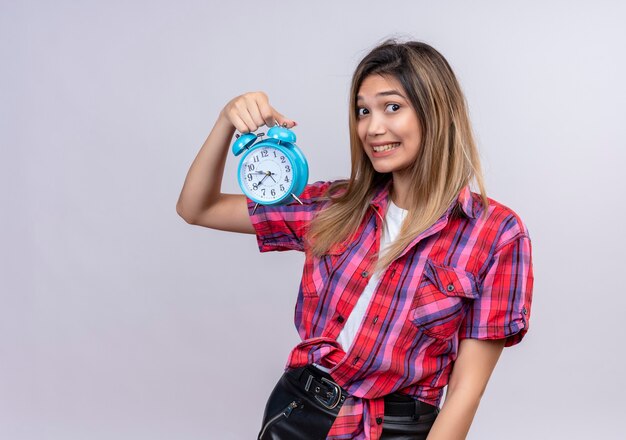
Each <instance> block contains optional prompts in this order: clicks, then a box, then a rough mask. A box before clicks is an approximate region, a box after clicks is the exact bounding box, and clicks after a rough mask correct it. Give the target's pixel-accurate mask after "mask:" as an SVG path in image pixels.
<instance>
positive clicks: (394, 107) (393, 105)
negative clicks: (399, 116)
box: [386, 104, 400, 112]
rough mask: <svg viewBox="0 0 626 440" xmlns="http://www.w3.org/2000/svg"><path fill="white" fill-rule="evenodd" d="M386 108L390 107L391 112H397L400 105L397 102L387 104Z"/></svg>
mask: <svg viewBox="0 0 626 440" xmlns="http://www.w3.org/2000/svg"><path fill="white" fill-rule="evenodd" d="M386 108H387V109H391V111H392V112H397V111H398V110H400V105H399V104H387V107H386Z"/></svg>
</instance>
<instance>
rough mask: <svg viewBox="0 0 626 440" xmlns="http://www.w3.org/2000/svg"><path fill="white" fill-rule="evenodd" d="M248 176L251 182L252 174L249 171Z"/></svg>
mask: <svg viewBox="0 0 626 440" xmlns="http://www.w3.org/2000/svg"><path fill="white" fill-rule="evenodd" d="M246 177H247V178H248V180H249V181H250V182H252V174H250V173H248V175H247V176H246Z"/></svg>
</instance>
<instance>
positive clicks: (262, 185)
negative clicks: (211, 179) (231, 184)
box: [239, 145, 294, 203]
mask: <svg viewBox="0 0 626 440" xmlns="http://www.w3.org/2000/svg"><path fill="white" fill-rule="evenodd" d="M293 168H294V161H293V159H292V157H291V154H289V153H287V152H285V151H284V150H283V149H280V148H277V147H275V146H272V145H258V146H257V147H255V148H252V149H250V150H249V151H248V152H247V153H246V155H245V156H244V157H243V158H242V160H241V164H240V167H239V173H240V174H239V182H240V184H241V187H242V189H243V190H244V192H245V193H246V194H247V195H248V196H249V197H250V198H251V199H253V200H255V199H256V201H258V202H259V203H272V202H277V201H280V200H282V199H284V198H286V197H289V196H290V195H291V193H292V187H293V185H294V180H293V172H294V170H293Z"/></svg>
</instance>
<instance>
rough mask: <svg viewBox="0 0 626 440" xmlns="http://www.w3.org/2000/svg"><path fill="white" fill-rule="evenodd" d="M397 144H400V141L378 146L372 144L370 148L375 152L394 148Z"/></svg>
mask: <svg viewBox="0 0 626 440" xmlns="http://www.w3.org/2000/svg"><path fill="white" fill-rule="evenodd" d="M399 145H400V142H396V143H394V144H387V145H380V146H378V147H374V146H372V149H373V150H374V151H375V152H377V153H380V152H381V151H388V150H391V149H392V148H396V147H397V146H399Z"/></svg>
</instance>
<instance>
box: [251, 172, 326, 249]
mask: <svg viewBox="0 0 626 440" xmlns="http://www.w3.org/2000/svg"><path fill="white" fill-rule="evenodd" d="M331 183H332V182H328V181H318V182H315V183H311V184H308V185H307V186H306V187H305V188H304V191H303V192H302V194H301V195H300V196H299V197H298V198H299V199H300V201H301V202H302V204H300V203H299V202H297V201H296V200H295V199H294V200H293V201H292V202H290V203H288V204H286V205H275V206H266V205H258V207H257V208H256V211H254V207H255V202H254V201H253V200H251V199H250V198H247V201H248V213H249V214H250V220H251V221H252V225H253V226H254V230H255V233H256V238H257V244H258V245H259V251H261V252H269V251H289V250H296V251H301V252H302V251H304V243H303V237H304V234H305V233H306V231H307V230H308V226H309V223H310V221H311V220H312V219H313V217H314V216H315V214H316V213H317V211H319V209H320V208H321V205H322V202H323V201H325V200H326V198H325V197H324V196H325V193H326V190H327V189H328V187H329V186H330V184H331ZM253 211H254V214H253Z"/></svg>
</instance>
